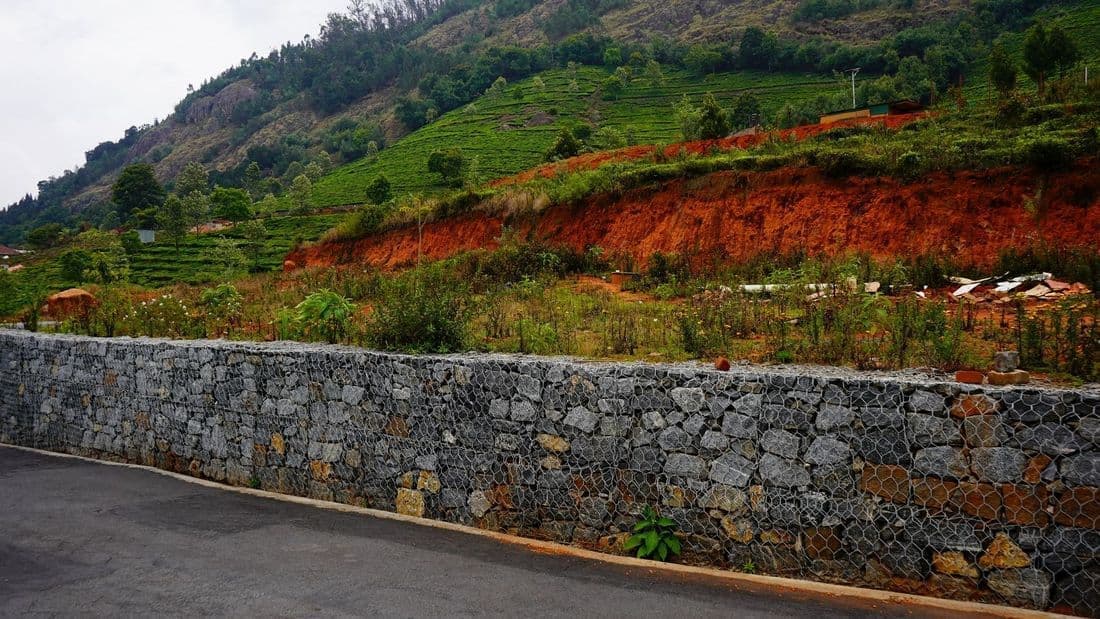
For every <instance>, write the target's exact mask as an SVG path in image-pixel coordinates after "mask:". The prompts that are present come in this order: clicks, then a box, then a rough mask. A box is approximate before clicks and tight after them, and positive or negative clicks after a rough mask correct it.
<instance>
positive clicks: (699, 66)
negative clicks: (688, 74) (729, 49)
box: [684, 45, 722, 75]
mask: <svg viewBox="0 0 1100 619" xmlns="http://www.w3.org/2000/svg"><path fill="white" fill-rule="evenodd" d="M684 65H685V66H687V67H688V68H689V69H691V70H692V71H694V72H695V73H698V74H699V75H708V74H710V73H714V72H715V71H717V70H718V69H720V68H721V67H722V54H720V53H719V52H717V51H715V50H713V49H711V48H709V47H704V46H702V45H693V46H692V47H691V49H689V50H688V52H687V54H685V55H684Z"/></svg>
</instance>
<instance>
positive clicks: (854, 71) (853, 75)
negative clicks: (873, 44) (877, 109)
mask: <svg viewBox="0 0 1100 619" xmlns="http://www.w3.org/2000/svg"><path fill="white" fill-rule="evenodd" d="M860 68H861V67H856V68H854V69H848V70H847V71H845V73H851V74H852V107H855V106H856V73H859V70H860Z"/></svg>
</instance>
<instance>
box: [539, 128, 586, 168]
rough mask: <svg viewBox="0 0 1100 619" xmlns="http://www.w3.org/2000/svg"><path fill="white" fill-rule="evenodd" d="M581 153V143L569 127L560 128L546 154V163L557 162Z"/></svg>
mask: <svg viewBox="0 0 1100 619" xmlns="http://www.w3.org/2000/svg"><path fill="white" fill-rule="evenodd" d="M579 152H581V142H580V140H578V139H577V136H576V135H574V134H573V131H572V130H571V129H569V127H562V128H561V131H559V132H558V137H557V139H556V140H555V141H554V144H553V145H552V146H551V147H550V150H549V151H547V152H546V160H547V161H558V160H560V159H568V158H570V157H574V156H576V155H577V153H579Z"/></svg>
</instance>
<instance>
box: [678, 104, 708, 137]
mask: <svg viewBox="0 0 1100 619" xmlns="http://www.w3.org/2000/svg"><path fill="white" fill-rule="evenodd" d="M673 113H674V114H675V115H676V122H677V123H678V124H679V125H680V133H681V134H682V135H683V136H684V140H696V139H698V138H699V118H700V116H701V115H702V112H701V111H700V110H699V108H697V107H695V104H694V103H692V102H691V99H689V98H688V96H687V95H684V96H682V97H680V101H679V103H677V104H676V105H675V106H673Z"/></svg>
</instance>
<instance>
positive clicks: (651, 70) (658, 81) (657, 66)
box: [645, 60, 665, 86]
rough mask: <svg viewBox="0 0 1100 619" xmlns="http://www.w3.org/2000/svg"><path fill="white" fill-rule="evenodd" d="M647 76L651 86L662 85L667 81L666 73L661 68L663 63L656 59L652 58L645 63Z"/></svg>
mask: <svg viewBox="0 0 1100 619" xmlns="http://www.w3.org/2000/svg"><path fill="white" fill-rule="evenodd" d="M645 77H646V79H647V80H649V85H650V86H660V85H662V84H664V83H665V74H664V71H662V70H661V63H659V62H657V61H656V60H650V61H649V62H647V63H645Z"/></svg>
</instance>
